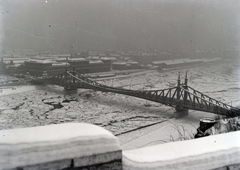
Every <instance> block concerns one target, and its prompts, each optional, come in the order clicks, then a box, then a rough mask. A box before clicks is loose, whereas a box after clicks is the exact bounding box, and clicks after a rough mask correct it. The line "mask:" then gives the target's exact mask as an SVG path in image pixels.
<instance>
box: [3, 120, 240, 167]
mask: <svg viewBox="0 0 240 170" xmlns="http://www.w3.org/2000/svg"><path fill="white" fill-rule="evenodd" d="M0 158H1V159H0V170H122V169H123V170H145V169H148V170H159V169H162V170H171V169H172V170H192V169H194V170H237V169H240V132H231V133H226V134H221V135H215V136H209V137H204V138H199V139H194V140H188V141H179V142H172V143H167V144H161V145H155V146H149V147H144V148H139V149H135V150H127V151H122V150H121V148H120V145H119V141H118V139H117V138H116V137H115V136H113V135H112V134H111V133H110V132H108V131H106V130H105V129H103V128H101V127H98V126H95V125H90V124H85V123H66V124H59V125H48V126H41V127H32V128H22V129H11V130H2V131H0Z"/></svg>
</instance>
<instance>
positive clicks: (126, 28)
mask: <svg viewBox="0 0 240 170" xmlns="http://www.w3.org/2000/svg"><path fill="white" fill-rule="evenodd" d="M0 1H1V16H0V20H1V26H3V28H2V31H1V26H0V31H1V42H2V43H1V44H2V48H3V49H8V50H9V49H38V50H50V51H56V50H64V49H65V50H68V49H69V48H70V45H71V46H73V48H74V50H76V51H77V50H87V49H89V50H91V49H92V50H114V49H115V50H126V51H128V50H134V51H137V50H158V51H176V52H186V51H197V50H198V51H200V50H219V49H223V48H232V47H235V46H239V37H240V36H239V30H240V12H239V11H240V2H239V0H201V1H200V2H199V0H0Z"/></svg>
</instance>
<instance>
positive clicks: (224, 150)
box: [123, 132, 240, 170]
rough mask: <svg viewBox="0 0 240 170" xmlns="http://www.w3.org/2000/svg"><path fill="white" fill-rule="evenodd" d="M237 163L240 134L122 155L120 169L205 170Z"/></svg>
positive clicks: (133, 151)
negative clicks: (121, 166) (121, 167)
mask: <svg viewBox="0 0 240 170" xmlns="http://www.w3.org/2000/svg"><path fill="white" fill-rule="evenodd" d="M233 164H240V132H231V133H226V134H221V135H215V136H209V137H205V138H200V139H195V140H188V141H180V142H172V143H167V144H161V145H156V146H150V147H145V148H140V149H135V150H129V151H124V152H123V170H143V169H148V170H158V169H166V170H192V169H195V170H208V169H215V168H220V167H224V166H227V165H233Z"/></svg>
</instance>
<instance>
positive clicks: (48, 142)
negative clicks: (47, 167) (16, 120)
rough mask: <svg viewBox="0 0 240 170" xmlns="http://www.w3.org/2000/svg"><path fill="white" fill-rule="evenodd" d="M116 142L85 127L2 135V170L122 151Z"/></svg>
mask: <svg viewBox="0 0 240 170" xmlns="http://www.w3.org/2000/svg"><path fill="white" fill-rule="evenodd" d="M119 150H120V146H119V142H118V140H117V138H116V137H115V136H113V135H112V134H111V133H110V132H108V131H106V130H105V129H103V128H101V127H98V126H95V125H91V124H86V123H66V124H58V125H48V126H41V127H32V128H21V129H11V130H2V131H0V158H1V159H0V165H1V166H0V170H2V169H12V168H16V167H23V166H29V165H36V164H43V163H48V162H53V161H61V160H66V159H73V158H80V157H89V156H92V155H97V154H102V153H108V152H115V151H119Z"/></svg>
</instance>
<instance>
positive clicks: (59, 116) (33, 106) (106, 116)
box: [0, 63, 240, 149]
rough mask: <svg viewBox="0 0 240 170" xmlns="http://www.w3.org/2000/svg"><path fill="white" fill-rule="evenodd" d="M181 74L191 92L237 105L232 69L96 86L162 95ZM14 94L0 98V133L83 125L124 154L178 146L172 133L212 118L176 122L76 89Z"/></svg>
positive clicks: (142, 103) (8, 91)
mask: <svg viewBox="0 0 240 170" xmlns="http://www.w3.org/2000/svg"><path fill="white" fill-rule="evenodd" d="M186 70H188V75H189V77H188V78H189V85H190V86H191V87H193V88H194V89H196V90H199V91H201V92H202V93H205V94H206V95H209V96H211V97H213V98H215V99H217V100H221V101H222V102H224V103H227V104H232V105H233V106H238V105H240V100H239V95H240V70H239V65H237V64H234V63H221V64H215V65H211V66H201V67H196V68H188V69H181V70H174V71H166V72H158V71H148V72H144V73H142V74H137V75H132V76H127V77H126V78H121V79H119V80H118V79H117V78H116V77H115V78H113V79H108V80H105V81H101V82H102V83H104V84H107V85H109V86H122V87H124V88H127V89H145V90H147V89H149V90H150V89H151V90H153V89H164V88H168V87H171V86H175V85H176V83H177V75H178V71H180V72H181V74H182V77H183V76H184V74H185V71H186ZM182 81H184V79H182ZM15 88H16V89H13V88H10V87H8V88H5V89H2V91H1V93H0V129H11V128H20V127H31V126H40V125H47V124H58V123H64V122H88V123H93V124H96V125H99V126H102V127H104V128H105V129H107V130H109V131H111V132H112V133H113V134H115V135H117V136H118V137H119V139H120V142H121V145H122V147H123V149H132V148H137V147H142V146H147V145H151V144H156V143H163V142H169V141H174V140H181V139H179V137H178V135H179V132H178V131H177V128H178V129H181V130H182V131H183V132H184V133H186V134H184V136H186V138H187V137H188V136H191V134H193V133H195V131H196V127H197V126H198V124H199V119H200V118H201V117H213V116H214V114H209V113H203V112H196V111H190V113H189V116H188V117H185V118H182V119H175V118H173V112H174V109H173V108H170V107H167V106H163V105H161V104H159V103H154V102H150V101H146V100H143V99H138V98H134V97H130V96H124V95H120V94H113V93H104V92H98V91H93V90H85V89H79V90H78V93H74V94H69V92H65V91H63V88H62V87H58V86H17V87H15ZM150 125H151V126H150ZM137 129H138V130H137Z"/></svg>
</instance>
